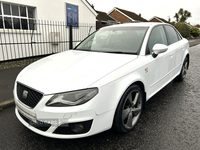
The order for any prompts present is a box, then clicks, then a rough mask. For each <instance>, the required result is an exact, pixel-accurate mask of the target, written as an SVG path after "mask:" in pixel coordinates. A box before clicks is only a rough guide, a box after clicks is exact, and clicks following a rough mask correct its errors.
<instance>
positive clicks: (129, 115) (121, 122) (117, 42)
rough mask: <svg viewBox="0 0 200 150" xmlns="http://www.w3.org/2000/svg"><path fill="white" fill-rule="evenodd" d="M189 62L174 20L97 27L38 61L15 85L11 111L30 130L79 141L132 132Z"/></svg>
mask: <svg viewBox="0 0 200 150" xmlns="http://www.w3.org/2000/svg"><path fill="white" fill-rule="evenodd" d="M188 67H189V44H188V41H187V40H186V39H184V38H183V37H182V36H181V34H180V33H179V32H178V31H177V30H176V29H175V28H174V27H173V26H171V25H169V24H164V23H133V24H122V25H113V26H109V27H104V28H101V29H100V30H98V31H96V32H95V33H93V34H91V35H90V36H89V37H87V38H86V39H85V40H84V41H82V42H81V43H79V44H78V45H77V46H76V47H75V48H74V49H72V50H68V51H65V52H61V53H57V54H54V55H51V56H48V57H46V58H43V59H41V60H39V61H37V62H35V63H33V64H31V65H29V66H28V67H26V68H25V69H24V70H22V71H21V72H20V73H19V75H18V77H17V79H16V82H15V86H14V99H15V104H16V109H15V113H16V116H17V118H18V119H19V121H20V122H21V123H22V124H24V125H25V126H26V127H27V128H29V129H30V130H32V131H34V132H36V133H38V134H41V135H43V136H47V137H53V138H66V139H67V138H68V139H72V138H80V137H86V136H90V135H94V134H97V133H100V132H103V131H105V130H108V129H111V128H112V127H113V128H114V129H116V130H117V131H119V132H123V133H126V132H129V131H130V130H131V129H133V127H134V126H135V125H136V123H137V122H138V119H139V118H140V115H141V112H142V110H143V109H144V106H145V102H146V101H147V100H149V99H150V98H151V97H152V96H153V95H154V94H156V93H157V92H158V91H159V90H161V89H162V88H163V87H164V86H165V85H167V84H168V83H169V82H171V81H172V80H173V79H174V78H177V79H179V80H180V81H182V80H183V79H184V78H185V76H186V72H187V70H188Z"/></svg>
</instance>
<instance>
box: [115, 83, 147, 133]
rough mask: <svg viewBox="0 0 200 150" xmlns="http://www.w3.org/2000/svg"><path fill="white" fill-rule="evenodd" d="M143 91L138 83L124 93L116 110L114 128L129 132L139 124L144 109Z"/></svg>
mask: <svg viewBox="0 0 200 150" xmlns="http://www.w3.org/2000/svg"><path fill="white" fill-rule="evenodd" d="M143 102H144V96H143V91H142V90H141V88H140V87H139V86H138V85H132V86H130V87H129V88H128V89H127V90H126V91H125V93H124V94H123V96H122V98H121V100H120V102H119V104H118V107H117V109H116V112H115V117H114V122H113V128H114V129H115V130H117V131H119V132H121V133H127V132H129V131H131V130H132V129H133V127H134V126H135V125H136V124H137V122H138V120H139V118H140V115H141V113H142V109H143Z"/></svg>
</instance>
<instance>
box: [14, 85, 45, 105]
mask: <svg viewBox="0 0 200 150" xmlns="http://www.w3.org/2000/svg"><path fill="white" fill-rule="evenodd" d="M17 96H18V99H19V100H20V101H21V102H22V103H24V104H25V105H27V106H29V107H30V108H34V107H35V106H36V105H37V104H38V102H39V101H40V100H41V99H42V96H43V94H41V93H39V92H37V91H35V90H33V89H30V88H29V87H27V86H24V85H22V84H20V83H17Z"/></svg>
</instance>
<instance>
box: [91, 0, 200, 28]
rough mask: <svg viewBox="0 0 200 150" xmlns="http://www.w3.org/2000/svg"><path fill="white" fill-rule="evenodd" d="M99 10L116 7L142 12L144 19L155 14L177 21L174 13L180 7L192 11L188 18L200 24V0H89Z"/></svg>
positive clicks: (137, 12)
mask: <svg viewBox="0 0 200 150" xmlns="http://www.w3.org/2000/svg"><path fill="white" fill-rule="evenodd" d="M88 2H89V3H91V4H93V5H94V8H95V9H96V10H98V11H103V12H106V13H108V12H109V11H111V10H112V9H113V8H114V7H118V8H121V9H125V10H128V11H132V12H134V13H136V14H139V13H141V15H142V17H143V18H144V19H147V20H149V19H151V18H152V17H153V16H157V17H160V18H163V19H165V20H167V21H168V19H169V17H170V19H171V21H175V18H173V17H174V15H175V13H177V12H178V11H179V9H180V8H183V9H184V10H188V11H189V12H191V14H192V17H191V18H189V19H188V20H187V22H190V24H192V25H196V24H200V0H166V1H161V0H88Z"/></svg>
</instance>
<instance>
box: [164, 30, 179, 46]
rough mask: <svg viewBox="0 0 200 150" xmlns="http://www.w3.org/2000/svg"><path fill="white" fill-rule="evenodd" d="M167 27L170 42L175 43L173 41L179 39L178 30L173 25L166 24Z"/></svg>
mask: <svg viewBox="0 0 200 150" xmlns="http://www.w3.org/2000/svg"><path fill="white" fill-rule="evenodd" d="M165 29H166V31H167V34H168V37H169V42H170V44H173V43H175V42H177V41H179V39H178V36H177V33H176V31H175V30H174V29H173V28H172V27H170V26H165Z"/></svg>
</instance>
